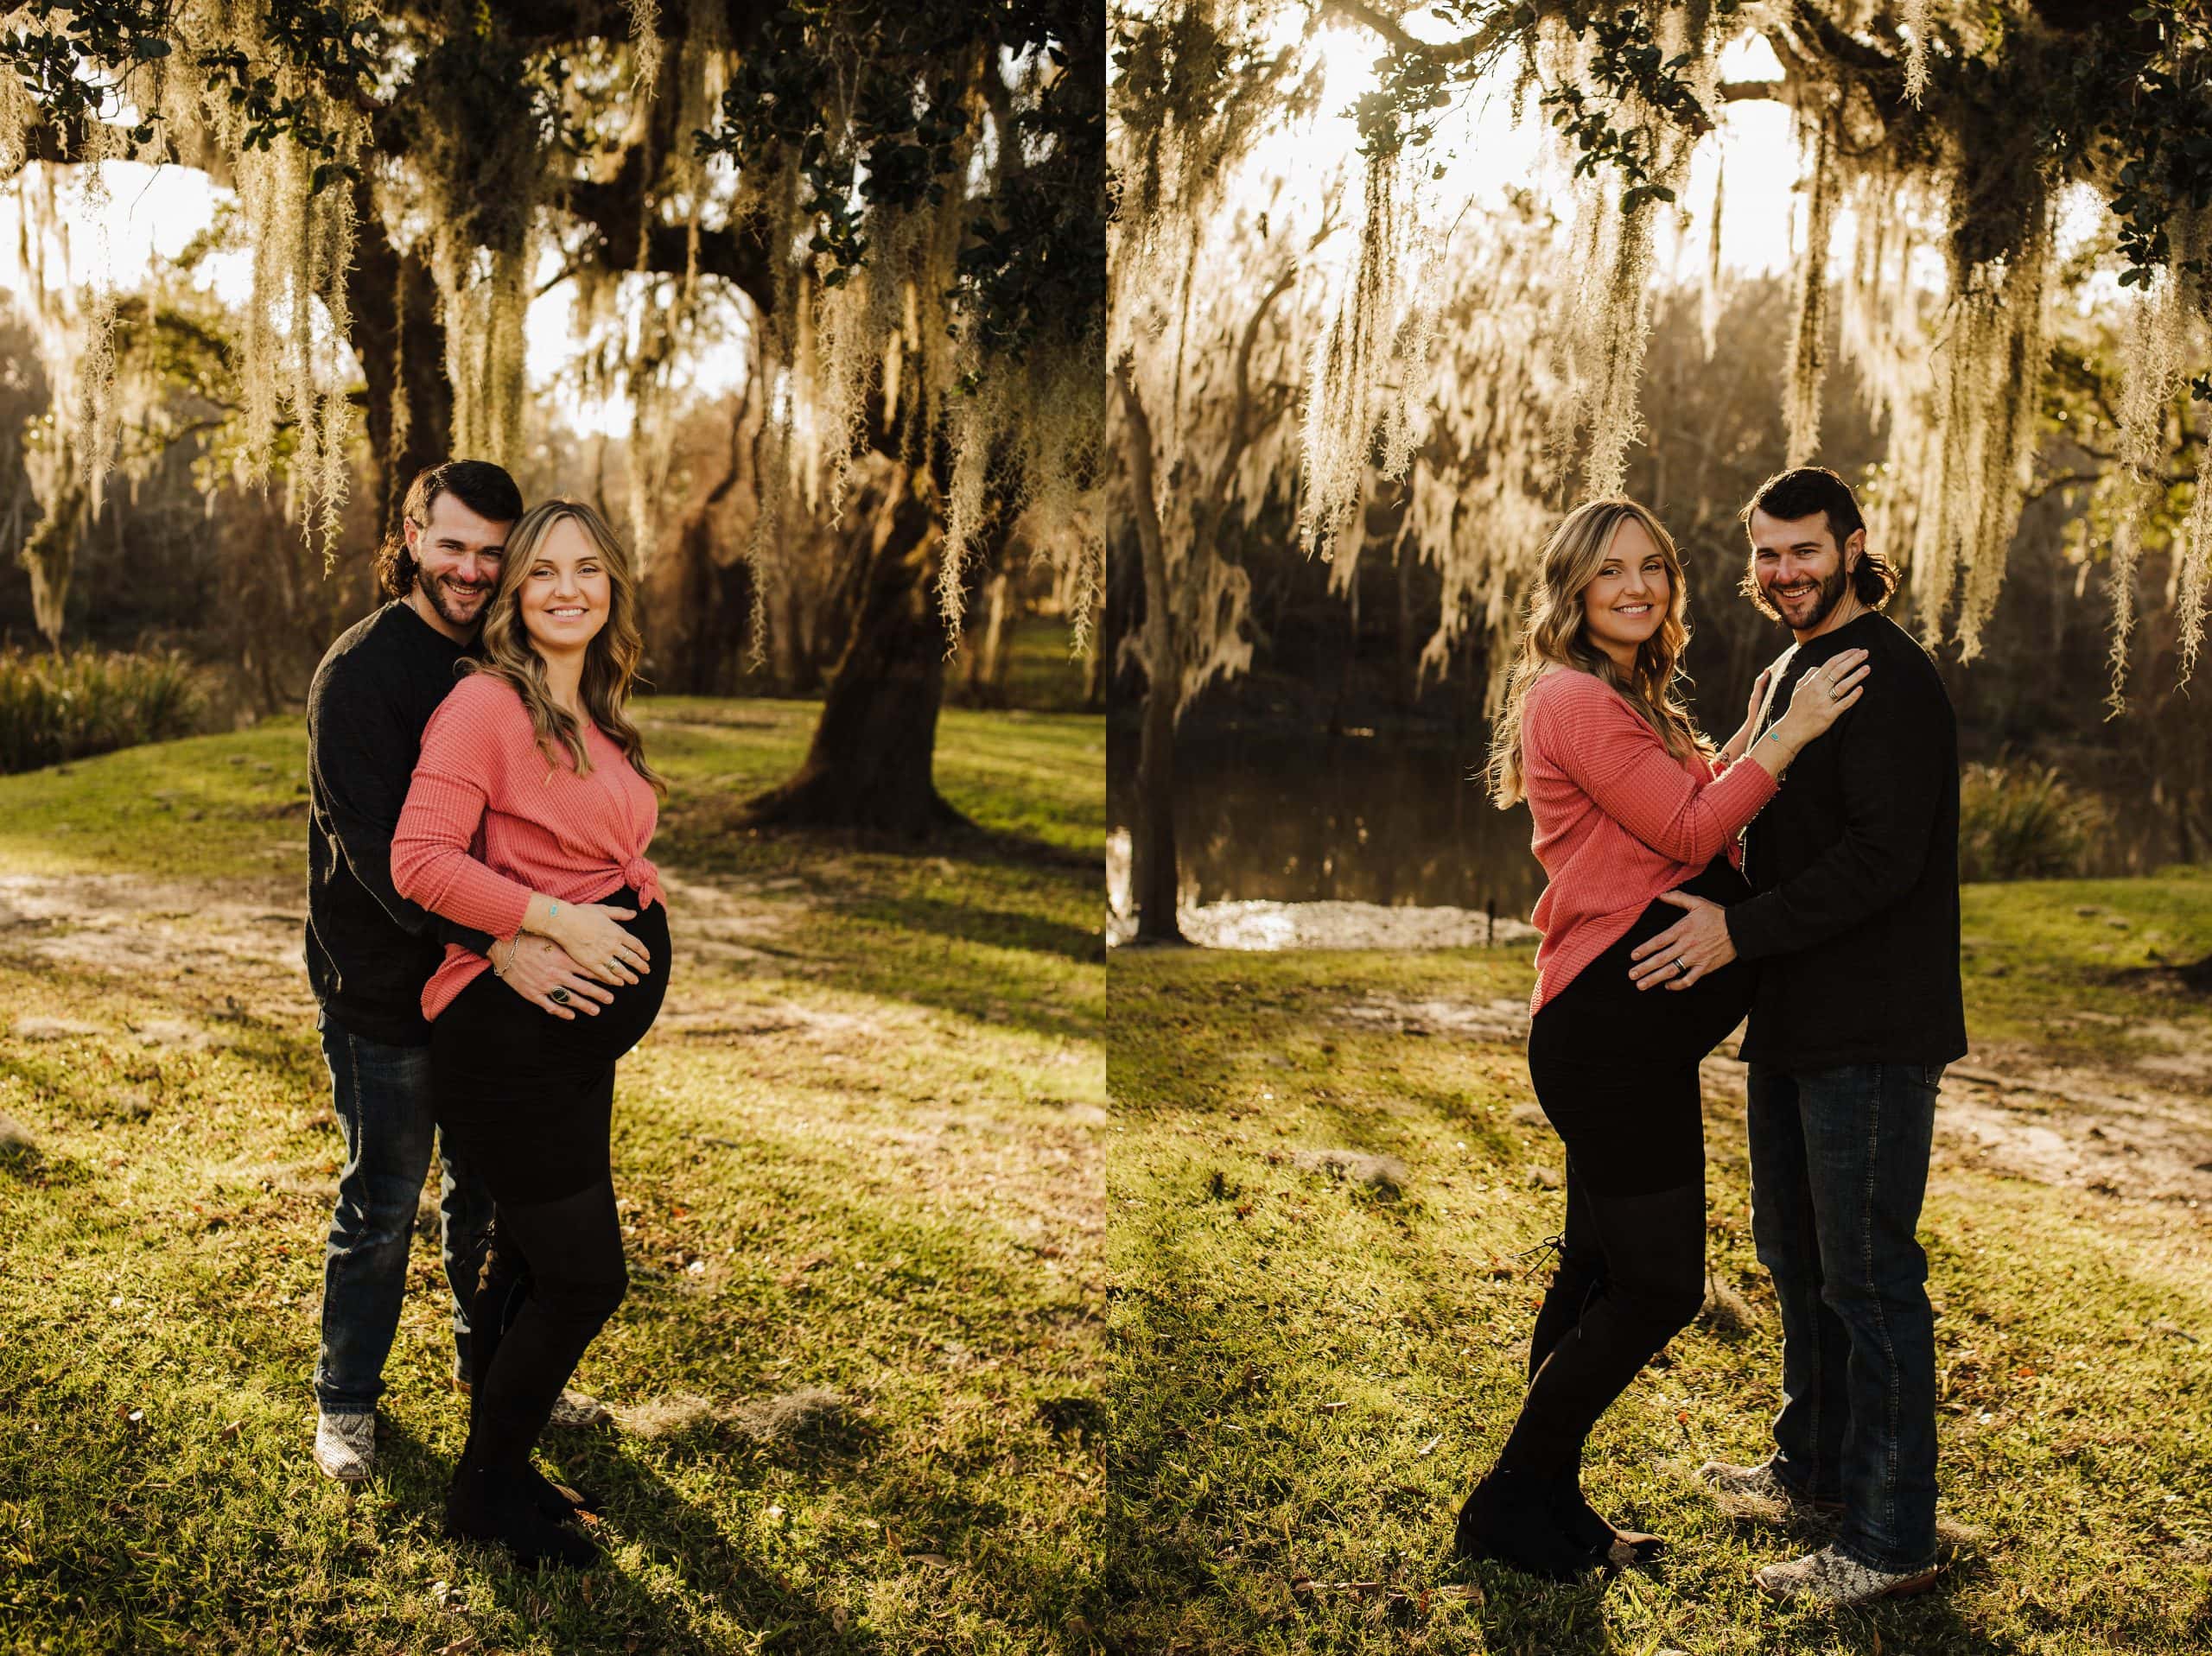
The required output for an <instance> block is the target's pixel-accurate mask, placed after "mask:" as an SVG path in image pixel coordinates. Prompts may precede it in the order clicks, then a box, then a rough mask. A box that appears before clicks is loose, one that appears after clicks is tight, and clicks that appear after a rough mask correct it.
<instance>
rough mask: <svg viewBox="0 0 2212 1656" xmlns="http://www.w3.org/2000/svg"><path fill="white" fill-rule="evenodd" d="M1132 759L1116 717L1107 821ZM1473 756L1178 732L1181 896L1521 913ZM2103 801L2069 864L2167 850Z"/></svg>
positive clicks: (2160, 858)
mask: <svg viewBox="0 0 2212 1656" xmlns="http://www.w3.org/2000/svg"><path fill="white" fill-rule="evenodd" d="M1136 757H1137V739H1136V733H1135V730H1133V729H1123V728H1121V727H1118V726H1117V727H1116V728H1115V729H1114V730H1113V731H1112V732H1111V733H1110V734H1109V742H1108V746H1107V784H1106V810H1107V817H1108V825H1109V828H1116V829H1128V828H1131V827H1133V826H1134V820H1135V785H1134V784H1135V770H1136ZM1486 757H1487V750H1486V749H1485V748H1484V746H1483V745H1482V742H1481V739H1480V737H1479V734H1478V735H1477V736H1476V737H1475V738H1474V739H1469V740H1466V741H1465V742H1464V743H1454V742H1452V741H1451V740H1449V739H1440V738H1439V737H1437V736H1433V735H1421V736H1405V735H1387V736H1380V737H1376V736H1365V735H1356V734H1347V735H1343V736H1338V737H1334V738H1332V737H1329V736H1325V735H1323V734H1320V733H1314V734H1313V735H1311V736H1298V735H1284V734H1281V733H1274V732H1270V733H1236V732H1206V733H1185V734H1184V735H1183V736H1181V737H1179V739H1178V740H1177V744H1176V766H1177V778H1176V781H1177V797H1176V802H1175V837H1176V851H1177V854H1178V857H1179V860H1180V861H1181V863H1182V895H1183V901H1184V902H1185V904H1211V903H1223V902H1249V901H1255V900H1267V901H1273V902H1279V903H1319V902H1357V903H1380V904H1394V905H1395V904H1414V905H1420V906H1425V907H1427V906H1433V907H1449V908H1459V909H1471V910H1475V911H1477V912H1478V913H1481V912H1484V911H1485V910H1489V911H1494V912H1495V913H1497V914H1498V915H1501V916H1510V917H1515V918H1518V919H1525V918H1527V917H1528V914H1529V910H1530V909H1531V908H1532V907H1534V906H1535V901H1536V898H1537V895H1538V894H1539V893H1540V892H1541V891H1542V890H1543V886H1544V877H1543V870H1542V869H1541V867H1540V866H1538V864H1537V862H1536V860H1535V857H1534V856H1532V855H1531V854H1530V853H1529V812H1528V808H1527V807H1526V806H1516V807H1515V808H1514V809H1512V810H1510V811H1501V810H1499V809H1497V808H1496V807H1495V806H1493V805H1492V804H1491V803H1490V801H1489V799H1488V797H1487V796H1485V795H1484V792H1483V788H1482V784H1481V782H1480V780H1479V776H1480V771H1481V767H1482V765H1483V764H1484V760H1485V758H1486ZM1471 778H1473V779H1471ZM2105 803H2106V808H2107V824H2108V826H2107V831H2106V832H2105V833H2104V834H2101V835H2100V836H2099V841H2098V843H2097V846H2096V847H2095V850H2094V853H2093V855H2092V856H2091V858H2090V859H2089V861H2088V866H2087V867H2086V868H2084V869H2083V870H2082V872H2084V873H2086V874H2089V875H2092V876H2099V877H2110V876H2117V875H2124V874H2139V873H2145V872H2151V871H2152V869H2155V868H2156V867H2158V866H2160V865H2161V864H2163V863H2164V862H2167V861H2170V860H2172V858H2173V857H2174V855H2175V854H2176V853H2175V850H2174V848H2173V846H2172V844H2171V833H2170V832H2169V830H2168V828H2167V827H2166V824H2165V822H2164V820H2163V818H2162V817H2161V816H2160V815H2159V814H2158V813H2155V812H2152V811H2150V810H2148V809H2145V806H2144V805H2143V804H2142V803H2141V802H2140V801H2136V802H2134V803H2133V804H2132V805H2131V804H2130V803H2127V802H2125V801H2122V800H2120V799H2117V798H2113V799H2107V801H2106V802H2105ZM1493 905H1494V908H1493Z"/></svg>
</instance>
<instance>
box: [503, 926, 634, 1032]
mask: <svg viewBox="0 0 2212 1656" xmlns="http://www.w3.org/2000/svg"><path fill="white" fill-rule="evenodd" d="M493 947H494V948H497V947H498V945H497V944H494V945H493ZM514 951H515V953H514V959H513V961H512V962H511V963H510V964H509V965H508V967H507V968H506V970H505V972H503V973H502V974H500V981H501V982H503V983H505V985H506V986H507V987H509V988H510V989H512V990H513V991H514V992H515V993H517V994H518V995H520V996H521V997H522V998H523V999H524V1000H527V1001H528V1002H530V1004H531V1006H536V1007H537V1008H538V1009H539V1010H540V1011H543V1012H551V1013H552V1014H553V1016H554V1017H556V1018H574V1017H575V1015H576V1013H577V1012H588V1013H589V1014H590V1015H591V1016H592V1017H594V1018H596V1017H598V1016H599V1003H601V1002H603V1001H610V1000H613V999H614V992H613V990H611V989H609V988H608V987H607V986H606V985H605V984H603V983H600V982H597V981H596V980H594V979H591V978H588V977H586V976H585V975H584V969H583V968H582V967H581V966H578V965H577V964H576V963H575V961H572V960H570V959H569V951H568V950H567V949H563V948H562V947H561V945H560V944H558V943H556V942H554V941H553V940H552V939H551V938H550V937H538V936H532V935H531V934H530V933H527V932H525V933H524V934H523V935H522V936H520V937H518V938H517V939H516V940H515V943H514ZM556 989H565V990H567V991H568V994H567V996H566V998H565V999H564V1000H560V1001H556V1000H555V999H553V992H554V991H555V990H556Z"/></svg>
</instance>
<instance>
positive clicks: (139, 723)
mask: <svg viewBox="0 0 2212 1656" xmlns="http://www.w3.org/2000/svg"><path fill="white" fill-rule="evenodd" d="M206 707H207V698H206V697H205V696H204V695H202V694H201V691H200V682H199V676H198V675H197V674H196V673H195V672H194V670H193V669H192V667H191V665H190V663H188V662H187V661H186V660H185V659H184V657H181V656H179V655H177V654H175V652H174V651H161V652H150V653H146V654H109V653H106V652H104V651H100V650H74V651H71V652H69V653H67V654H63V655H48V654H46V653H44V652H41V651H31V650H0V774H5V773H9V772H13V771H35V770H36V769H37V768H38V767H39V766H41V765H59V764H60V763H61V762H62V761H64V760H66V759H75V758H85V757H86V756H87V755H90V754H93V753H106V752H112V751H113V750H114V749H116V748H118V747H130V746H136V745H137V743H140V742H159V741H166V740H168V739H170V738H172V737H175V736H189V735H191V734H192V733H194V731H195V730H196V729H198V728H199V724H200V718H201V715H202V714H203V713H204V711H205V709H206Z"/></svg>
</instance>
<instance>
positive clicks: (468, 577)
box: [406, 489, 514, 641]
mask: <svg viewBox="0 0 2212 1656" xmlns="http://www.w3.org/2000/svg"><path fill="white" fill-rule="evenodd" d="M513 527H514V525H513V524H512V523H494V522H493V520H492V519H490V518H488V517H479V516H478V515H477V514H476V513H475V512H474V511H470V510H469V509H468V507H467V505H466V504H464V503H463V502H462V500H461V497H460V496H459V495H457V494H455V493H454V492H453V491H452V490H450V489H448V490H446V491H445V492H442V493H441V494H440V495H439V496H438V497H437V498H435V499H434V500H433V501H431V502H430V510H429V521H428V522H427V523H416V522H414V521H413V520H412V519H410V520H409V522H408V523H407V530H406V532H407V549H408V551H409V552H410V553H412V554H413V555H414V558H415V588H414V591H413V592H412V593H410V594H409V598H410V601H412V602H413V603H414V605H415V607H416V612H417V613H419V614H421V615H422V617H423V619H424V620H426V621H429V623H430V624H431V625H433V626H435V627H437V628H438V630H439V631H442V632H444V633H446V634H448V636H449V637H451V638H454V639H456V640H457V641H465V640H466V639H467V635H468V631H469V630H470V629H471V628H472V627H474V625H476V624H477V623H478V622H479V621H480V620H482V619H484V606H486V604H488V603H490V602H491V601H492V594H493V593H494V592H496V591H497V590H498V589H499V567H500V562H501V559H502V556H503V555H504V553H505V549H506V543H507V531H508V530H511V529H512V528H513Z"/></svg>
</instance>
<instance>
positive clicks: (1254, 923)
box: [1106, 902, 1537, 951]
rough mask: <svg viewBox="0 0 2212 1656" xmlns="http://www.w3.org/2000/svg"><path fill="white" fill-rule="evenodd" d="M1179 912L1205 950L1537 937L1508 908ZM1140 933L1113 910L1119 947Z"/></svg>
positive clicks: (1452, 944) (1110, 931)
mask: <svg viewBox="0 0 2212 1656" xmlns="http://www.w3.org/2000/svg"><path fill="white" fill-rule="evenodd" d="M1175 918H1176V921H1177V923H1179V925H1180V926H1181V927H1182V929H1183V936H1184V937H1185V939H1186V940H1188V941H1189V942H1193V943H1196V944H1198V945H1199V946H1200V947H1201V948H1205V949H1254V950H1261V951H1273V950H1276V949H1486V948H1488V947H1490V946H1491V944H1493V943H1533V942H1535V940H1536V936H1537V933H1536V929H1535V927H1534V926H1532V925H1530V924H1529V923H1527V922H1526V921H1523V920H1516V919H1514V918H1513V917H1511V916H1510V915H1503V914H1501V915H1497V916H1491V915H1487V914H1484V912H1483V911H1482V910H1480V909H1452V908H1414V907H1410V906H1406V907H1402V906H1399V905H1396V904H1383V903H1265V902H1247V903H1204V904H1191V905H1189V906H1187V907H1185V908H1182V909H1179V910H1177V911H1176V916H1175ZM1135 934H1136V923H1135V921H1134V920H1133V919H1131V918H1129V917H1128V916H1126V915H1123V914H1120V913H1116V914H1112V915H1110V916H1109V917H1108V919H1107V923H1106V941H1107V942H1108V943H1109V944H1110V945H1112V946H1113V947H1116V948H1120V947H1122V945H1124V944H1126V943H1128V942H1129V941H1130V939H1131V938H1132V937H1134V936H1135Z"/></svg>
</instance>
